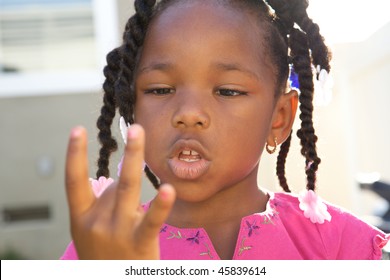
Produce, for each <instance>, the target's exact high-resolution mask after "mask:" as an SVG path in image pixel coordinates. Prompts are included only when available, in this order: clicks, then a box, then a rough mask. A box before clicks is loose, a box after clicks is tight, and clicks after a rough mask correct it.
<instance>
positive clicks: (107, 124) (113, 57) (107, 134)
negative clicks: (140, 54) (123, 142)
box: [96, 49, 119, 178]
mask: <svg viewBox="0 0 390 280" xmlns="http://www.w3.org/2000/svg"><path fill="white" fill-rule="evenodd" d="M106 59H107V66H106V67H104V70H103V73H104V76H105V77H106V79H105V81H104V83H103V90H104V96H103V106H102V108H101V110H100V116H99V118H98V120H97V123H96V125H97V127H98V129H99V133H98V139H99V142H100V144H101V148H100V151H99V159H98V161H97V165H98V170H97V172H96V176H97V178H99V177H100V176H105V177H109V176H110V171H109V169H108V165H109V158H110V155H111V153H112V152H114V151H116V150H117V148H118V144H117V142H116V140H115V139H114V138H113V137H112V134H111V125H112V121H113V119H114V117H115V109H116V106H117V105H116V100H115V92H114V83H115V81H116V80H117V77H118V71H119V67H118V65H119V52H118V49H114V50H112V51H111V52H110V53H108V55H107V57H106Z"/></svg>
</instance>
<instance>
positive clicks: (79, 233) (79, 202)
mask: <svg viewBox="0 0 390 280" xmlns="http://www.w3.org/2000/svg"><path fill="white" fill-rule="evenodd" d="M144 143H145V133H144V130H143V128H142V127H141V126H140V125H137V124H134V125H132V126H131V128H129V130H128V135H127V145H126V149H125V155H124V159H123V167H122V172H121V176H120V179H119V181H118V182H114V183H113V184H112V185H111V186H109V187H108V188H107V189H106V191H105V192H104V193H103V194H102V195H101V196H100V197H99V198H96V197H95V195H94V193H93V191H92V189H91V186H90V183H89V178H88V177H89V176H88V160H87V133H86V130H85V129H84V128H82V127H76V128H74V129H73V130H72V132H71V136H70V139H69V145H68V151H67V156H66V171H65V180H66V183H65V184H66V193H67V198H68V205H69V212H70V221H71V233H72V238H73V241H74V244H75V246H76V249H77V253H78V256H79V258H80V259H159V257H160V251H159V241H158V240H159V236H158V235H159V230H160V228H161V226H162V224H163V223H164V221H165V220H166V219H167V217H168V215H169V212H170V210H171V208H172V205H173V203H174V200H175V191H174V189H173V187H172V186H170V185H162V186H161V187H160V188H159V191H158V194H157V196H156V198H155V199H154V200H153V202H152V204H151V207H150V209H149V210H148V211H147V213H144V211H143V209H142V208H141V207H140V192H141V175H142V166H143V155H144Z"/></svg>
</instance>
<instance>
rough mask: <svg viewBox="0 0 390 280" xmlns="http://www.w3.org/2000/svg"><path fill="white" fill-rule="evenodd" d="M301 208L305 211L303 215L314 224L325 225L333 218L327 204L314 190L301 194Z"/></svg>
mask: <svg viewBox="0 0 390 280" xmlns="http://www.w3.org/2000/svg"><path fill="white" fill-rule="evenodd" d="M298 199H299V202H300V203H299V208H300V209H301V210H302V211H303V215H304V216H305V217H306V218H308V219H310V221H311V222H312V223H319V224H323V223H324V222H325V220H327V221H329V222H330V220H331V218H332V217H331V216H330V214H329V212H328V210H327V207H326V205H325V203H324V202H323V201H322V199H321V198H320V197H319V196H317V194H316V193H315V192H314V191H312V190H305V191H302V192H301V193H300V194H299V197H298Z"/></svg>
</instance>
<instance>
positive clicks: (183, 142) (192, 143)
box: [169, 139, 208, 160]
mask: <svg viewBox="0 0 390 280" xmlns="http://www.w3.org/2000/svg"><path fill="white" fill-rule="evenodd" d="M185 150H187V151H196V152H197V153H198V154H199V156H200V157H201V158H203V159H205V160H208V156H207V153H206V150H205V148H204V147H203V145H202V144H201V143H200V142H199V141H198V140H196V139H179V140H177V141H176V142H175V143H174V144H173V146H172V149H171V151H170V156H169V158H171V159H172V158H177V157H179V155H180V153H181V152H183V151H185Z"/></svg>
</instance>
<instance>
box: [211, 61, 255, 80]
mask: <svg viewBox="0 0 390 280" xmlns="http://www.w3.org/2000/svg"><path fill="white" fill-rule="evenodd" d="M213 66H214V67H215V68H216V69H218V70H221V71H238V72H242V73H244V74H246V75H248V76H251V77H252V78H255V79H257V80H260V77H259V76H258V75H257V74H256V73H255V72H253V71H251V70H249V69H247V68H245V67H244V66H242V65H240V64H237V63H223V62H216V63H213Z"/></svg>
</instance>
